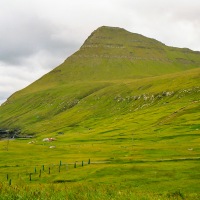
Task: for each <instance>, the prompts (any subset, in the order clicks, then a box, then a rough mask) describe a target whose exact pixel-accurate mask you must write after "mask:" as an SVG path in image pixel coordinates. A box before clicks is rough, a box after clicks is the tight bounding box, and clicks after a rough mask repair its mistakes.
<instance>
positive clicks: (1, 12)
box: [0, 0, 200, 104]
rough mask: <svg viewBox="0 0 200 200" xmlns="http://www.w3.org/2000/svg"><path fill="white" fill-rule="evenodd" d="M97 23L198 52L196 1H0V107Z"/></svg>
mask: <svg viewBox="0 0 200 200" xmlns="http://www.w3.org/2000/svg"><path fill="white" fill-rule="evenodd" d="M102 25H107V26H117V27H121V28H125V29H127V30H128V31H131V32H134V33H140V34H142V35H145V36H147V37H151V38H155V39H157V40H159V41H161V42H163V43H165V44H166V45H170V46H176V47H188V48H190V49H192V50H198V51H200V1H199V0H100V1H99V0H0V104H1V103H2V102H3V101H5V100H6V99H7V98H8V97H9V96H10V95H11V94H12V93H13V92H15V91H17V90H20V89H22V88H23V87H25V86H27V85H29V84H30V83H31V82H33V81H34V80H36V79H38V78H39V77H41V76H42V75H44V74H45V73H47V72H48V71H50V70H51V69H53V68H54V67H56V66H57V65H59V64H60V63H62V62H63V61H64V60H65V59H66V58H67V57H68V56H70V55H71V54H72V53H73V52H75V51H77V50H78V49H79V47H80V46H81V45H82V43H83V42H84V40H85V39H86V38H87V37H88V36H89V35H90V33H91V32H92V31H94V30H95V29H97V28H98V27H99V26H102Z"/></svg>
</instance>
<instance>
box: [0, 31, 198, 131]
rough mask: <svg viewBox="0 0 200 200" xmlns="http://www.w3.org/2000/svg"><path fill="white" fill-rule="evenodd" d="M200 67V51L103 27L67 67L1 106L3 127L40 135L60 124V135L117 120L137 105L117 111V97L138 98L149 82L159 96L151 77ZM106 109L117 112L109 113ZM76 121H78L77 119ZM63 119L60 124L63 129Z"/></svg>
mask: <svg viewBox="0 0 200 200" xmlns="http://www.w3.org/2000/svg"><path fill="white" fill-rule="evenodd" d="M199 66H200V53H199V52H193V51H191V50H189V49H178V48H172V47H167V46H166V45H164V44H162V43H160V42H158V41H156V40H154V39H149V38H147V37H144V36H142V35H139V34H133V33H130V32H128V31H126V30H124V29H120V28H111V27H100V28H99V29H97V30H96V31H94V32H93V33H92V34H91V36H89V37H88V39H87V40H86V41H85V43H84V44H83V45H82V47H81V48H80V50H79V51H77V52H76V53H75V54H73V55H72V56H71V57H69V58H68V59H67V60H66V61H65V62H64V63H63V64H62V65H60V66H59V67H57V68H55V69H54V70H52V71H51V72H49V73H48V74H46V75H45V76H43V77H42V78H40V79H39V80H37V81H36V82H35V83H33V84H31V85H30V86H28V87H27V88H25V89H23V90H21V91H19V92H17V93H15V94H13V95H12V96H11V97H10V98H9V99H8V101H7V102H6V103H5V104H4V105H3V106H1V107H0V113H1V121H0V126H1V127H6V128H10V127H13V128H21V129H22V131H23V132H29V133H40V132H45V130H47V131H50V130H49V129H50V128H48V129H46V128H44V127H45V126H48V125H47V124H48V123H49V121H52V123H53V124H55V125H54V127H55V128H53V126H52V127H51V131H55V130H59V129H62V128H63V126H64V127H68V126H70V123H71V124H74V123H80V122H83V121H85V120H86V119H87V120H88V118H90V117H93V116H97V117H98V116H101V115H102V116H104V115H105V116H106V117H107V118H108V117H109V116H110V117H114V116H115V115H116V114H123V112H127V111H125V110H129V108H128V106H130V105H129V104H131V103H130V102H132V101H130V102H128V104H127V106H126V108H123V109H122V110H120V109H119V110H118V111H117V110H116V109H115V106H118V104H116V101H112V98H117V97H116V96H117V95H118V94H121V93H127V95H129V96H131V95H133V96H134V95H136V94H137V93H138V91H137V88H136V87H134V84H135V83H137V84H138V87H139V84H140V85H141V87H142V85H143V81H144V82H146V85H147V86H146V87H147V89H150V90H149V91H148V90H146V93H149V92H151V89H152V92H154V91H153V87H149V86H148V85H152V84H151V80H152V79H151V78H150V79H148V77H153V76H157V77H158V76H160V75H162V76H163V75H165V74H171V75H172V74H173V73H175V72H181V71H185V70H190V69H193V68H199ZM197 72H198V70H197ZM188 73H190V72H189V71H188ZM191 73H193V72H191ZM186 74H187V72H186ZM171 75H168V76H166V77H168V78H166V81H171V79H173V75H172V77H170V76H171ZM177 76H178V75H177ZM180 76H181V74H180ZM183 76H184V78H185V81H186V82H187V81H188V78H187V75H186V76H185V74H184V73H183ZM160 80H162V77H161V78H160V79H159V78H158V81H157V84H158V86H157V87H158V88H159V87H160V88H159V89H158V92H162V91H165V90H167V89H168V86H167V85H166V83H165V84H164V81H161V83H160V82H159V81H160ZM128 82H130V83H131V82H133V83H132V84H133V86H131V87H130V85H131V84H128ZM197 82H198V81H197ZM162 84H164V85H163V86H162ZM178 84H179V83H178ZM195 84H198V83H196V82H195V83H194V86H195ZM155 85H156V83H155ZM174 89H176V90H178V88H174ZM135 92H136V93H135ZM141 92H143V90H141ZM98 94H100V96H103V100H101V101H94V100H93V99H92V98H93V96H97V98H98ZM86 99H87V100H86ZM109 99H110V102H109ZM83 102H87V103H83ZM125 102H126V101H125ZM83 104H84V107H83V108H82V107H81V106H82V105H83ZM90 104H94V105H95V106H93V107H94V108H92V109H87V111H86V108H87V107H90ZM104 108H105V110H104ZM106 109H113V110H114V111H113V113H112V112H111V113H109V115H108V113H107V112H106ZM133 109H135V108H133ZM133 109H132V110H133ZM76 111H77V112H78V113H76ZM103 113H105V114H103ZM71 115H74V117H71ZM112 115H113V116H112ZM65 117H69V118H70V119H71V120H70V121H72V122H70V121H66V120H65V121H63V120H62V118H65ZM73 118H76V119H74V121H73ZM100 119H101V117H100ZM57 121H60V125H59V124H57V123H56V122H57ZM61 122H62V123H61ZM41 127H43V128H41Z"/></svg>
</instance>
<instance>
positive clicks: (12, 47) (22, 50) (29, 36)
mask: <svg viewBox="0 0 200 200" xmlns="http://www.w3.org/2000/svg"><path fill="white" fill-rule="evenodd" d="M13 18H14V16H13ZM3 27H4V28H3V29H0V44H1V48H0V60H1V61H3V62H5V63H8V64H16V65H21V64H22V63H23V59H24V58H27V57H30V56H32V55H34V54H36V53H37V52H38V51H42V50H45V51H49V52H51V53H52V54H54V53H55V52H57V53H60V52H61V51H62V52H66V50H65V49H70V50H74V49H75V48H76V46H77V44H76V43H73V42H71V41H70V40H68V37H67V36H66V38H65V40H64V39H63V38H59V37H56V35H57V34H59V32H57V30H59V29H58V28H57V27H56V25H54V24H51V23H49V22H47V21H45V20H41V19H39V18H38V17H37V16H29V17H27V16H23V15H22V16H21V15H19V16H15V19H12V18H11V19H10V18H9V21H7V22H6V23H5V24H3ZM69 39H70V38H69ZM68 51H69V50H68ZM67 53H68V52H67Z"/></svg>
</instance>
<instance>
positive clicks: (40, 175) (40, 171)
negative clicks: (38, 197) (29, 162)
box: [39, 169, 42, 177]
mask: <svg viewBox="0 0 200 200" xmlns="http://www.w3.org/2000/svg"><path fill="white" fill-rule="evenodd" d="M41 173H42V170H41V169H40V173H39V177H41Z"/></svg>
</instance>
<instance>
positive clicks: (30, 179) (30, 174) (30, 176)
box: [29, 173, 31, 181]
mask: <svg viewBox="0 0 200 200" xmlns="http://www.w3.org/2000/svg"><path fill="white" fill-rule="evenodd" d="M29 180H30V181H31V173H30V174H29Z"/></svg>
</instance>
